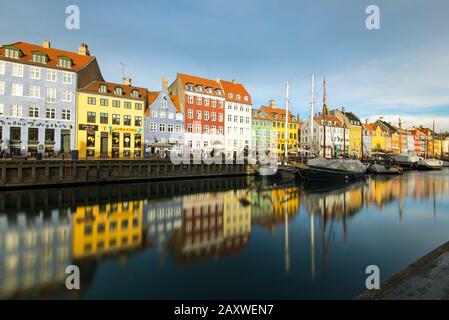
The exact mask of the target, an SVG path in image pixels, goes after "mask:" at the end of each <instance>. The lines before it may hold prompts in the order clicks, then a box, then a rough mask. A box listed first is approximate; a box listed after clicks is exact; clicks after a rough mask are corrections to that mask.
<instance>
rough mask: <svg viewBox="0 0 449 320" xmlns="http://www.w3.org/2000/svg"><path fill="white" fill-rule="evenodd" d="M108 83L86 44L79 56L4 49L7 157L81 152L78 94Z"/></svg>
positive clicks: (1, 131) (2, 130)
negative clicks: (93, 84)
mask: <svg viewBox="0 0 449 320" xmlns="http://www.w3.org/2000/svg"><path fill="white" fill-rule="evenodd" d="M92 80H103V77H102V75H101V71H100V69H99V66H98V63H97V60H96V58H95V57H92V56H90V53H89V50H88V48H87V45H86V44H81V46H80V48H79V49H78V52H77V53H74V52H68V51H62V50H58V49H53V48H51V45H50V43H49V42H47V41H46V42H44V43H43V45H42V46H38V45H34V44H30V43H24V42H16V43H13V44H10V45H5V46H2V47H0V141H1V151H2V153H3V154H5V153H6V154H10V155H14V156H29V157H34V156H36V155H37V153H40V154H42V155H44V156H47V157H51V156H55V155H59V154H61V153H62V154H68V153H69V152H70V151H71V150H76V148H77V146H76V137H75V134H76V133H75V131H76V130H75V111H76V110H75V108H76V91H77V88H79V87H81V86H83V85H85V83H86V82H88V81H92Z"/></svg>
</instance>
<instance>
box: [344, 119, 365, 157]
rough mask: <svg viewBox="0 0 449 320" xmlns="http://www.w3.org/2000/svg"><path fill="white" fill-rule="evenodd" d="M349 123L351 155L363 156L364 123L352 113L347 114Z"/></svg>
mask: <svg viewBox="0 0 449 320" xmlns="http://www.w3.org/2000/svg"><path fill="white" fill-rule="evenodd" d="M346 117H347V118H348V121H349V155H351V156H353V155H355V156H356V157H361V156H362V122H361V121H360V119H359V118H358V117H357V116H356V115H355V114H353V113H352V112H346Z"/></svg>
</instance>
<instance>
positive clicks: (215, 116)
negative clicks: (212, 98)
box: [211, 112, 217, 121]
mask: <svg viewBox="0 0 449 320" xmlns="http://www.w3.org/2000/svg"><path fill="white" fill-rule="evenodd" d="M211 115H212V121H217V114H216V113H215V112H212V114H211Z"/></svg>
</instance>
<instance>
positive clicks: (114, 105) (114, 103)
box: [112, 100, 120, 108]
mask: <svg viewBox="0 0 449 320" xmlns="http://www.w3.org/2000/svg"><path fill="white" fill-rule="evenodd" d="M112 106H113V107H114V108H120V101H119V100H112Z"/></svg>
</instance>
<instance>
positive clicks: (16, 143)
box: [0, 122, 74, 158]
mask: <svg viewBox="0 0 449 320" xmlns="http://www.w3.org/2000/svg"><path fill="white" fill-rule="evenodd" d="M72 129H73V126H72V125H68V124H66V125H62V126H61V125H57V124H49V123H46V124H40V125H39V124H38V125H35V124H34V123H32V122H29V123H22V122H14V123H12V124H11V125H2V126H0V143H1V150H0V153H1V154H0V157H2V158H5V157H18V156H22V157H31V158H34V157H37V156H38V155H39V156H42V157H46V158H51V157H55V156H59V155H61V154H66V155H67V156H68V155H69V154H70V151H71V150H73V148H74V133H73V130H72Z"/></svg>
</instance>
